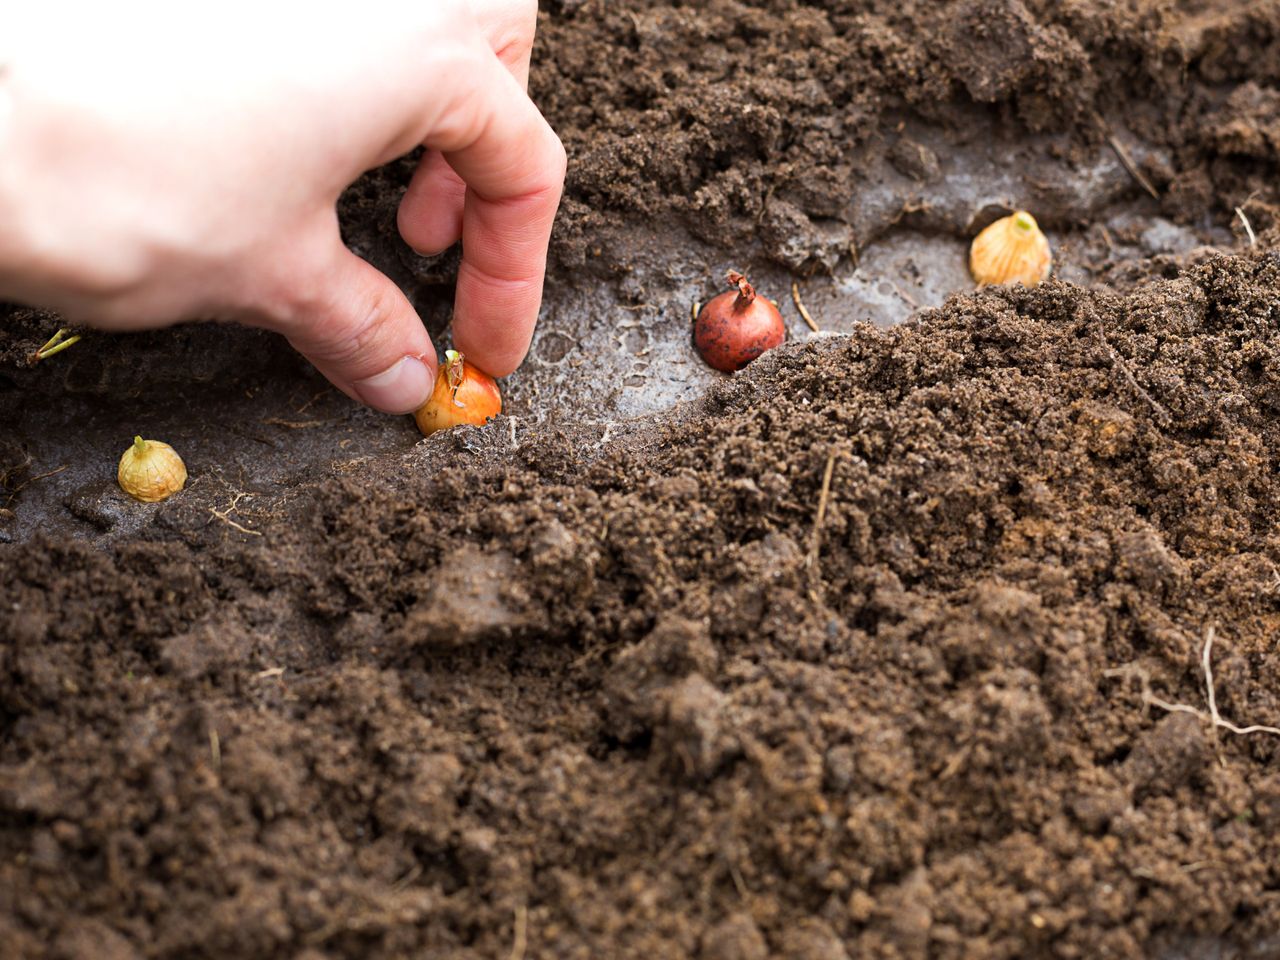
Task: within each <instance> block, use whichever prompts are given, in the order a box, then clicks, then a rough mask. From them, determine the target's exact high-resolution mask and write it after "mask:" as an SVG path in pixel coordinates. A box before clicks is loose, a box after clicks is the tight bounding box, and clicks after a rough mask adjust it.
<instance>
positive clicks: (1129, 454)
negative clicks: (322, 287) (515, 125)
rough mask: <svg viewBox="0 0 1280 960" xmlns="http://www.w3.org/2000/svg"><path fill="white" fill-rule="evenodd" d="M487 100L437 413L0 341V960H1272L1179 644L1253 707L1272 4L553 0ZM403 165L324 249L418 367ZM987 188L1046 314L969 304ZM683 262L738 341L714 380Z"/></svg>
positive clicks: (1256, 737) (28, 339)
mask: <svg viewBox="0 0 1280 960" xmlns="http://www.w3.org/2000/svg"><path fill="white" fill-rule="evenodd" d="M533 90H534V93H535V96H536V97H537V98H538V99H539V101H540V102H541V103H542V104H543V105H544V107H546V109H547V111H548V114H549V116H550V117H551V119H552V121H553V122H554V123H555V124H556V126H557V128H558V129H559V130H560V131H561V132H562V134H563V135H564V138H565V140H566V142H567V144H568V146H569V148H570V154H571V157H572V158H573V161H574V164H573V167H574V169H573V173H572V174H571V182H570V190H569V196H568V199H567V201H566V207H565V211H564V214H563V216H562V218H561V224H560V228H559V232H558V234H557V239H556V242H555V250H554V260H553V267H552V278H551V287H550V292H549V298H548V310H547V315H546V317H545V319H544V322H543V324H542V328H541V330H540V333H539V339H538V340H537V342H536V343H535V348H534V354H533V357H532V358H531V360H530V362H529V364H527V366H526V368H525V370H522V371H521V373H520V374H518V375H517V376H516V377H513V378H511V380H510V381H509V382H508V388H509V390H508V398H509V400H510V403H509V404H508V408H509V409H510V410H511V412H512V413H513V414H514V416H512V417H503V418H500V419H499V420H498V421H496V422H495V423H493V424H491V425H490V426H489V427H486V428H485V429H483V430H466V429H464V430H459V431H456V432H451V433H449V434H445V435H440V436H437V437H435V438H432V439H431V440H429V441H425V442H417V435H416V433H415V431H414V428H413V425H412V422H411V421H410V420H408V418H402V419H395V420H389V419H387V418H379V417H375V416H373V415H371V414H367V413H364V412H361V411H358V410H356V409H355V408H353V407H351V406H350V405H349V404H347V403H346V401H345V400H343V399H342V398H341V397H339V396H338V395H337V394H335V393H334V392H332V391H327V390H325V389H324V386H323V383H322V382H321V381H319V380H318V379H317V378H316V377H315V375H314V374H312V373H310V372H309V371H307V370H306V369H305V365H304V364H302V363H301V362H300V361H298V360H296V359H295V358H293V357H292V356H291V355H290V354H289V353H288V351H287V350H285V349H283V348H282V347H281V345H280V344H279V343H278V342H276V341H275V340H274V339H272V338H270V337H267V336H266V335H262V334H258V333H253V332H246V331H238V330H230V329H220V328H215V327H207V326H206V327H191V328H184V329H182V330H179V331H167V332H160V333H154V334H147V335H143V336H139V337H134V338H118V339H112V338H105V337H101V336H97V337H93V338H91V339H87V340H86V341H84V343H82V344H78V345H77V346H76V347H74V348H72V350H69V351H67V352H66V353H64V354H60V355H59V356H58V357H56V358H53V359H51V360H50V361H47V362H44V363H41V364H39V365H37V366H35V367H31V366H29V365H28V364H27V362H26V358H27V356H28V355H29V354H30V353H31V351H32V350H34V349H35V348H36V347H37V346H39V344H40V343H41V342H42V341H43V340H44V339H45V338H47V336H48V335H49V333H51V332H52V329H53V328H55V327H56V326H57V318H56V317H52V316H50V315H48V314H42V313H39V312H38V311H30V310H25V309H21V308H2V309H3V313H0V424H3V427H0V541H7V542H2V543H0V944H2V945H3V950H0V954H3V955H4V956H5V957H9V956H15V957H20V958H25V957H32V958H57V960H81V958H85V960H87V958H104V957H105V958H110V960H116V958H119V960H125V958H133V957H162V958H179V957H182V958H186V957H209V958H231V957H236V958H245V957H277V956H285V957H295V958H299V960H324V958H333V960H338V958H392V957H419V956H450V957H459V958H463V957H467V958H481V957H484V958H488V957H498V958H507V957H513V958H520V957H584V958H585V957H601V956H619V957H672V958H683V957H700V958H705V960H764V958H766V957H780V958H786V960H847V958H860V957H885V958H926V957H945V958H952V957H954V958H962V957H963V958H987V957H1002V958H1025V957H1080V958H1085V957H1088V958H1096V957H1124V958H1129V957H1132V958H1138V957H1163V958H1168V960H1174V958H1196V957H1222V958H1226V957H1243V958H1253V960H1256V958H1262V957H1277V956H1280V839H1278V838H1280V773H1277V766H1276V762H1277V758H1280V736H1276V735H1273V734H1271V733H1268V732H1265V731H1260V732H1256V733H1251V734H1247V735H1237V734H1235V733H1232V732H1231V731H1229V730H1228V729H1226V728H1224V727H1221V726H1217V727H1215V726H1214V725H1213V724H1212V723H1211V722H1210V719H1209V715H1208V710H1209V699H1208V696H1207V693H1208V691H1207V689H1206V683H1205V681H1206V677H1205V674H1204V671H1203V669H1202V663H1201V656H1202V652H1203V650H1204V648H1205V644H1206V641H1208V640H1209V639H1212V641H1213V647H1212V650H1211V654H1212V667H1213V673H1214V685H1213V693H1214V696H1215V701H1214V702H1215V706H1216V709H1217V710H1218V711H1219V712H1220V715H1221V718H1222V719H1223V720H1225V721H1227V722H1230V723H1234V724H1238V725H1241V726H1243V725H1247V724H1268V725H1272V726H1280V653H1277V651H1276V642H1275V641H1276V636H1277V629H1278V627H1280V535H1278V534H1277V532H1276V518H1277V517H1278V516H1280V479H1277V478H1278V477H1280V473H1278V472H1277V467H1278V466H1280V464H1278V462H1277V461H1278V459H1280V427H1277V425H1276V424H1277V415H1278V414H1280V250H1278V248H1280V230H1278V229H1277V226H1276V223H1277V221H1276V210H1277V207H1278V206H1280V196H1278V195H1277V193H1276V190H1277V184H1280V133H1278V132H1277V129H1276V122H1277V97H1278V96H1280V4H1277V3H1271V2H1254V3H1238V4H1237V3H1232V4H1221V3H1218V4H1208V3H1204V4H1198V3H1175V2H1166V3H1154V4H1153V3H1139V2H1133V3H1116V4H1112V3H1105V4H1104V3H1097V2H1091V0H1090V2H1084V0H1081V2H1074V3H1062V4H1057V3H1053V4H1050V3H1043V4H1041V3H1036V2H1026V0H1024V2H1016V0H1005V2H992V0H982V2H975V0H967V2H960V3H947V4H939V3H912V2H911V0H905V2H896V3H889V2H881V0H865V2H838V0H830V2H827V3H824V4H814V5H801V4H798V3H794V2H783V0H777V2H764V0H756V2H754V3H737V2H733V3H731V2H720V0H713V2H710V3H705V4H697V5H689V6H678V5H674V4H656V3H653V4H649V3H643V2H631V3H627V4H616V3H603V2H594V0H586V2H572V0H563V2H559V3H551V4H548V5H547V6H546V7H545V8H544V18H543V25H542V32H541V39H540V41H539V51H538V56H537V66H536V69H535V75H534V80H533ZM1108 136H1114V137H1115V138H1116V139H1117V141H1118V142H1120V143H1121V144H1122V145H1124V146H1125V147H1126V148H1127V150H1128V152H1129V153H1130V155H1131V157H1132V158H1133V160H1134V163H1135V165H1136V167H1137V169H1139V170H1140V171H1141V172H1142V174H1143V176H1144V177H1146V178H1147V179H1148V180H1149V181H1150V183H1151V185H1152V186H1153V187H1154V189H1155V190H1156V192H1157V194H1158V199H1157V198H1153V197H1151V196H1149V195H1147V194H1146V193H1145V191H1144V190H1143V188H1142V187H1141V186H1139V184H1138V183H1137V181H1136V180H1135V178H1134V177H1133V176H1131V175H1130V174H1129V173H1127V172H1126V171H1125V170H1124V168H1123V166H1121V164H1120V161H1119V159H1118V157H1117V156H1116V154H1115V153H1114V151H1113V148H1112V147H1111V146H1110V144H1109V143H1108V141H1107V137H1108ZM407 169H408V165H407V164H403V163H402V164H399V165H396V166H395V167H393V168H391V169H388V170H385V171H381V172H379V173H377V174H375V175H373V176H370V177H368V178H366V179H365V180H364V181H362V183H361V184H360V185H358V186H357V187H356V188H354V189H353V190H352V192H351V193H350V194H349V195H348V197H347V198H346V200H345V202H344V211H343V212H344V225H345V229H346V231H347V235H348V238H349V241H350V242H351V244H352V246H353V247H354V248H355V249H357V250H359V251H360V252H362V253H364V254H366V255H368V256H369V257H370V258H371V259H373V260H375V262H377V263H378V264H379V265H380V266H381V267H382V268H383V269H385V270H387V271H389V272H391V273H392V274H393V275H395V276H396V279H397V280H398V281H399V282H401V283H402V285H404V286H405V288H406V289H407V290H408V291H409V292H410V293H411V295H412V296H413V297H414V300H415V303H417V304H418V306H419V308H420V310H421V312H422V313H423V315H424V318H425V319H426V321H427V322H428V325H429V326H431V328H432V330H433V332H435V333H438V334H439V333H443V332H444V331H445V328H446V326H447V309H448V301H449V295H450V290H449V276H450V273H449V272H450V269H451V261H450V259H449V258H448V257H445V258H442V259H441V260H438V261H423V260H421V259H419V258H416V257H412V256H410V255H408V254H406V253H405V252H404V251H403V249H402V248H401V247H400V246H399V244H398V242H397V241H396V239H395V236H394V226H393V217H392V215H391V213H392V211H393V210H394V205H395V202H396V197H397V190H398V186H399V185H401V184H402V183H403V180H404V176H405V171H406V170H407ZM1015 204H1017V205H1025V206H1028V207H1029V208H1031V209H1033V210H1034V211H1035V212H1036V214H1037V217H1038V218H1039V219H1040V220H1041V222H1042V223H1044V224H1045V226H1046V227H1047V228H1048V229H1049V231H1050V236H1051V238H1052V239H1053V240H1054V243H1055V254H1056V256H1057V264H1058V270H1057V272H1058V276H1059V277H1060V278H1062V279H1055V280H1053V281H1051V282H1049V283H1048V284H1046V285H1045V286H1042V287H1040V288H1039V289H1037V290H1035V291H1026V290H1023V289H1021V288H1017V289H1013V290H986V291H981V292H977V293H973V292H969V291H967V290H965V287H966V286H967V284H966V283H965V279H964V277H963V251H964V245H965V241H966V238H967V237H968V236H971V235H972V233H973V232H974V231H976V230H977V229H978V228H980V226H981V225H983V224H984V223H985V222H987V221H989V220H990V219H991V218H992V217H993V216H995V215H998V213H999V212H1000V211H1001V210H1002V209H1007V208H1008V207H1009V206H1012V205H1015ZM1237 206H1238V207H1240V208H1241V211H1242V212H1243V213H1244V217H1243V218H1241V217H1237V216H1236V215H1235V208H1236V207H1237ZM1246 220H1247V222H1248V224H1249V226H1250V229H1252V231H1253V232H1254V234H1255V236H1256V242H1255V243H1254V244H1252V245H1250V244H1249V238H1248V236H1247V234H1246V231H1245V228H1244V223H1245V221H1246ZM1215 248H1216V249H1215ZM957 260H958V261H959V263H960V267H959V269H958V270H957V268H956V266H955V264H956V262H957ZM730 265H737V266H749V267H750V268H751V270H752V273H753V274H755V275H757V276H758V277H760V278H761V281H760V285H761V287H762V289H768V290H769V291H770V296H772V297H774V298H775V299H778V300H780V301H782V306H783V308H784V316H785V318H786V320H787V322H788V327H789V333H790V340H791V342H790V343H789V344H788V345H787V346H785V347H783V348H781V349H779V350H777V351H774V352H772V353H771V354H769V355H767V356H766V357H765V358H763V359H761V360H759V361H757V362H756V363H754V364H752V365H751V366H750V367H749V368H747V370H745V371H743V372H742V373H740V374H736V375H734V376H732V377H720V376H716V375H713V374H711V373H709V372H707V371H705V370H703V369H702V368H701V367H699V366H698V365H697V362H696V359H695V358H693V356H692V348H691V345H690V343H689V319H688V318H689V307H690V304H691V302H692V301H693V300H694V299H698V298H702V299H705V297H706V295H707V294H709V293H714V292H718V290H719V286H718V283H719V280H718V278H717V277H718V275H720V276H722V275H723V269H724V268H725V267H726V266H730ZM793 278H794V279H796V280H798V281H800V282H801V283H802V284H803V286H804V290H805V296H806V299H807V300H808V302H809V304H810V306H811V308H813V309H814V312H815V314H817V315H818V316H819V317H820V318H821V320H822V325H823V327H824V330H825V331H826V333H824V334H823V335H820V336H807V335H806V333H805V332H804V331H805V327H804V325H803V324H802V323H801V322H800V321H799V319H798V314H797V313H796V311H795V309H794V305H793V304H791V303H790V302H789V298H787V297H786V295H785V294H786V291H787V288H788V287H789V285H790V282H791V280H792V279H793ZM952 292H957V295H955V296H952V297H951V298H950V299H947V300H946V302H945V304H944V305H942V306H939V307H936V308H934V309H924V310H920V311H916V310H915V307H916V306H917V305H921V306H925V307H928V306H929V305H931V304H940V303H942V300H943V297H945V296H946V295H947V294H948V293H952ZM890 303H892V304H894V306H893V307H892V309H891V308H890V307H888V306H886V305H887V304H890ZM913 312H914V313H915V316H914V319H913V320H912V322H910V323H909V324H906V325H904V326H897V327H892V328H889V329H881V328H879V327H877V326H874V325H871V324H867V323H863V322H861V321H863V320H866V319H871V320H874V321H876V322H877V323H879V324H881V325H884V324H888V323H889V322H891V321H893V320H895V319H901V318H902V317H903V316H905V315H907V314H911V313H913ZM832 334H834V335H832ZM678 401H683V402H678ZM134 432H143V433H146V434H151V435H154V436H157V437H159V438H161V439H165V440H168V441H169V442H171V443H173V444H174V445H175V447H177V448H179V449H180V450H185V451H188V452H189V456H188V464H189V467H190V468H191V475H192V480H191V484H190V486H189V488H188V490H187V491H186V492H185V493H184V494H183V495H182V496H181V497H178V498H175V499H174V500H171V501H169V502H167V503H165V504H160V505H155V506H147V507H141V506H139V505H136V504H133V503H131V502H129V501H127V500H125V499H123V498H122V497H121V496H120V495H119V494H118V493H117V492H116V491H115V490H114V488H113V486H112V484H111V476H112V474H113V471H114V464H115V458H116V457H117V456H118V454H119V452H120V451H121V450H123V449H124V446H125V445H126V444H127V442H128V439H129V437H131V436H132V434H133V433H134ZM64 466H65V469H61V470H60V469H59V468H60V467H64ZM824 490H826V493H825V495H824V492H823V491H824ZM1157 701H1158V702H1157ZM1160 704H1163V706H1162V705H1160ZM1170 707H1180V708H1181V709H1173V710H1171V709H1169V708H1170Z"/></svg>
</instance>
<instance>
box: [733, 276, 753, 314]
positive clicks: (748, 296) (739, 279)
mask: <svg viewBox="0 0 1280 960" xmlns="http://www.w3.org/2000/svg"><path fill="white" fill-rule="evenodd" d="M729 286H731V287H737V288H738V299H736V300H735V301H733V305H734V307H735V308H736V309H738V310H741V309H743V308H744V307H746V306H747V305H748V304H750V303H751V302H753V301H754V300H755V298H756V288H755V287H753V286H752V285H751V283H750V282H749V281H748V280H747V278H746V277H745V276H743V275H742V274H740V273H739V272H738V271H737V270H730V271H729Z"/></svg>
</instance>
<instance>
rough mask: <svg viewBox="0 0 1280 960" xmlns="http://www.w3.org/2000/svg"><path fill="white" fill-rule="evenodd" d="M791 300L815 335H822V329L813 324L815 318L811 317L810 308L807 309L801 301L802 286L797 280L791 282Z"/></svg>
mask: <svg viewBox="0 0 1280 960" xmlns="http://www.w3.org/2000/svg"><path fill="white" fill-rule="evenodd" d="M791 299H792V300H794V301H795V304H796V309H797V310H799V311H800V316H802V317H803V318H804V322H805V323H807V324H808V325H809V329H810V330H812V331H813V332H814V333H821V332H822V330H821V328H820V327H819V326H818V325H817V324H816V323H814V322H813V317H811V316H809V310H808V308H806V307H805V305H804V301H803V300H801V299H800V284H799V283H797V282H796V281H795V280H792V281H791Z"/></svg>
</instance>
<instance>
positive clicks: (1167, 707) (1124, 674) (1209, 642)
mask: <svg viewBox="0 0 1280 960" xmlns="http://www.w3.org/2000/svg"><path fill="white" fill-rule="evenodd" d="M1215 636H1216V630H1215V628H1214V625H1213V624H1210V625H1209V629H1208V630H1206V631H1205V635H1204V649H1203V650H1202V651H1201V653H1200V669H1201V670H1202V671H1203V672H1204V685H1205V691H1206V693H1205V699H1206V700H1207V701H1208V704H1209V710H1208V712H1205V711H1204V710H1200V709H1198V708H1197V707H1192V706H1188V705H1187V704H1185V703H1170V702H1169V701H1168V700H1162V699H1160V698H1159V697H1157V696H1156V695H1155V694H1153V693H1152V692H1151V677H1150V675H1149V674H1148V673H1147V671H1145V670H1143V669H1142V668H1141V667H1138V666H1135V665H1134V664H1126V665H1125V666H1123V667H1116V668H1114V669H1111V670H1105V671H1103V674H1102V675H1103V676H1104V677H1119V678H1121V679H1135V680H1137V681H1138V682H1139V683H1140V684H1141V692H1142V704H1143V706H1148V705H1150V706H1153V707H1159V708H1160V709H1161V710H1164V711H1166V712H1168V713H1189V714H1191V715H1192V716H1196V717H1199V718H1200V719H1201V720H1207V721H1208V722H1209V723H1210V724H1211V725H1212V727H1213V729H1214V731H1215V733H1216V732H1217V730H1218V728H1222V729H1223V730H1229V731H1230V732H1231V733H1234V734H1237V735H1238V736H1247V735H1249V734H1251V733H1270V734H1273V735H1274V736H1277V737H1280V727H1267V726H1263V725H1262V724H1257V723H1255V724H1251V725H1250V726H1247V727H1240V726H1237V725H1236V724H1234V723H1232V722H1231V721H1230V720H1224V719H1223V718H1222V714H1220V713H1219V712H1218V694H1217V691H1216V690H1215V689H1214V685H1213V641H1214V639H1215Z"/></svg>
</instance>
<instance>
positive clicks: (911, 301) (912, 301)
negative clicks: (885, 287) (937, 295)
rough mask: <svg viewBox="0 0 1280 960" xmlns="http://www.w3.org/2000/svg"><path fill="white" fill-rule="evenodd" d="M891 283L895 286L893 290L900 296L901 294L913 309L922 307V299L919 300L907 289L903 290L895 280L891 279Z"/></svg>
mask: <svg viewBox="0 0 1280 960" xmlns="http://www.w3.org/2000/svg"><path fill="white" fill-rule="evenodd" d="M889 284H890V285H891V286H892V287H893V292H894V293H896V294H897V295H898V296H900V297H901V298H902V299H903V300H904V301H906V303H907V305H908V306H909V307H911V309H912V310H919V309H920V301H918V300H917V299H916V298H915V297H913V296H911V294H909V293H907V291H905V290H903V289H902V288H901V287H900V286H898V285H897V284H896V283H894V281H892V280H890V281H889Z"/></svg>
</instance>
